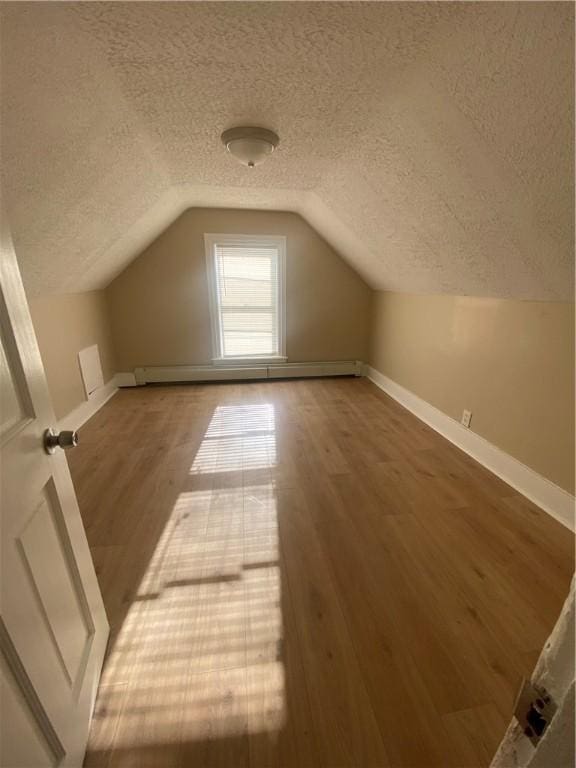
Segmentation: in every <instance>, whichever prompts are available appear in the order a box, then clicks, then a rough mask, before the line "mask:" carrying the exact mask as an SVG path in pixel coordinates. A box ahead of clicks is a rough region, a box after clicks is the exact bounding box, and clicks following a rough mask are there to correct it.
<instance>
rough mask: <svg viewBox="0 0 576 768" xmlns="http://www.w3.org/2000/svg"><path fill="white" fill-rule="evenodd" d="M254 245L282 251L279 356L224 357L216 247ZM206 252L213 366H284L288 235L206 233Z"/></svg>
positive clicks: (280, 256)
mask: <svg viewBox="0 0 576 768" xmlns="http://www.w3.org/2000/svg"><path fill="white" fill-rule="evenodd" d="M221 244H224V245H243V246H247V245H253V246H255V247H259V248H261V247H263V246H274V247H275V248H277V249H278V297H277V301H278V347H279V348H278V354H277V355H246V356H239V357H223V356H222V346H221V344H222V341H221V331H220V313H219V312H218V295H217V289H216V270H215V252H214V249H215V246H216V245H221ZM204 248H205V251H206V274H207V277H208V296H209V303H210V328H211V335H212V363H213V364H214V365H242V364H260V365H265V364H266V363H282V362H286V360H287V359H288V358H287V357H286V237H285V236H284V235H230V234H226V235H218V234H213V233H205V234H204Z"/></svg>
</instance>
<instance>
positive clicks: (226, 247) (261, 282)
mask: <svg viewBox="0 0 576 768" xmlns="http://www.w3.org/2000/svg"><path fill="white" fill-rule="evenodd" d="M280 258H281V254H280V246H279V245H275V244H274V243H270V244H268V243H262V244H258V243H257V242H255V243H248V242H246V243H237V244H236V243H232V242H215V243H214V244H213V260H214V261H213V266H214V275H213V280H214V293H215V302H214V303H215V305H216V306H215V308H214V309H215V311H216V314H217V318H215V319H216V321H217V329H216V335H217V341H218V343H219V346H220V349H219V352H218V353H219V356H220V357H222V358H239V357H247V358H250V357H274V356H278V355H280V354H281V338H280V332H281V329H280V325H281V323H280V290H281V286H280V278H281V269H280V266H281V264H280Z"/></svg>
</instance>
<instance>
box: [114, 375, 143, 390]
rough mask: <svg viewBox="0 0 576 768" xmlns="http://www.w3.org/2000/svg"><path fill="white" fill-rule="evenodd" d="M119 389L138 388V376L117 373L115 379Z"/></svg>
mask: <svg viewBox="0 0 576 768" xmlns="http://www.w3.org/2000/svg"><path fill="white" fill-rule="evenodd" d="M114 378H115V380H116V386H117V387H137V386H138V383H137V382H136V376H134V374H133V373H117V374H116V376H115V377H114Z"/></svg>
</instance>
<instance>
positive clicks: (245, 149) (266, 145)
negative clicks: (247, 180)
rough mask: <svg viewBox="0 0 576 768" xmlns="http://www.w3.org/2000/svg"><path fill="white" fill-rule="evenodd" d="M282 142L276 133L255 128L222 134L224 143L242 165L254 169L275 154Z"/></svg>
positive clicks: (236, 129) (233, 129)
mask: <svg viewBox="0 0 576 768" xmlns="http://www.w3.org/2000/svg"><path fill="white" fill-rule="evenodd" d="M279 142H280V140H279V138H278V136H277V135H276V134H275V133H274V131H270V130H268V129H267V128H257V127H253V126H239V127H238V128H230V129H229V130H227V131H224V133H223V134H222V143H223V144H224V145H225V147H226V149H227V150H228V152H230V154H231V155H232V156H233V157H235V158H236V160H238V162H239V163H242V165H247V166H248V168H254V167H255V166H257V165H260V164H261V163H263V162H264V160H266V158H267V157H268V156H269V155H271V154H272V152H274V150H275V149H276V147H277V146H278V144H279Z"/></svg>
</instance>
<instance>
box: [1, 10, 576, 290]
mask: <svg viewBox="0 0 576 768" xmlns="http://www.w3.org/2000/svg"><path fill="white" fill-rule="evenodd" d="M1 11H2V58H3V60H2V142H3V145H2V172H3V188H4V197H5V199H6V206H7V210H8V214H9V219H10V222H11V226H12V230H13V235H14V240H15V244H16V249H17V253H18V256H19V259H20V262H21V265H22V269H23V273H24V278H25V282H26V286H27V290H28V291H29V293H30V294H36V293H50V292H68V291H83V290H89V289H92V288H99V287H103V286H105V285H106V284H107V283H108V282H110V280H111V279H113V278H114V277H115V275H117V274H118V273H119V272H120V271H121V270H122V269H123V268H124V267H125V266H126V265H127V264H128V263H129V262H130V261H131V260H132V259H133V258H134V257H135V256H136V255H137V254H138V252H139V251H140V250H141V249H142V248H143V247H144V246H145V245H146V244H147V243H148V242H150V241H151V240H152V239H153V238H154V237H155V236H156V235H158V234H159V232H160V231H161V230H162V229H164V228H165V227H166V226H167V225H168V224H169V223H170V222H171V221H172V220H174V219H175V218H176V217H177V216H178V215H179V214H180V213H181V212H182V210H184V209H185V208H186V207H188V206H193V205H197V206H202V205H209V206H226V207H251V208H273V209H281V210H282V209H284V210H293V211H297V212H299V213H300V214H301V215H303V216H304V217H305V218H306V219H307V220H308V221H309V222H310V223H311V224H312V225H313V226H315V228H316V229H317V230H318V231H319V232H320V233H321V234H322V235H323V236H324V237H325V238H326V239H327V240H328V241H329V242H330V243H331V244H332V245H333V246H334V247H335V248H336V249H337V250H338V251H339V252H340V253H341V254H342V255H343V256H344V257H345V258H346V259H347V260H348V261H349V262H350V263H351V264H352V265H353V266H354V267H355V268H356V269H357V270H358V271H359V272H360V273H361V274H362V275H363V276H364V277H365V279H366V280H367V281H368V282H369V283H370V285H372V286H373V287H375V288H381V289H390V290H399V291H414V292H433V293H438V292H444V293H454V294H471V295H480V296H500V297H515V298H529V299H550V300H566V299H571V298H572V290H573V213H574V191H573V165H574V159H573V131H574V123H573V105H574V102H573V92H574V81H573V68H574V62H573V43H574V32H573V14H574V8H573V5H572V4H571V3H562V2H560V3H553V2H543V3H538V2H527V3H521V2H516V3H498V2H490V3H401V2H399V3H392V2H390V3H388V2H387V3H384V2H382V3H362V2H355V3H331V2H315V3H306V2H295V3H289V2H271V3H244V2H232V3H207V2H199V3H195V2H177V3H171V2H163V3H154V2H150V3H148V2H145V3H138V2H126V3H122V2H111V3H106V2H101V3H82V2H81V3H52V2H42V3H26V2H17V3H2V9H1ZM236 124H257V125H264V126H267V127H270V128H273V129H275V130H276V131H277V132H278V133H279V135H280V137H281V144H280V147H279V149H278V151H277V152H276V153H275V154H274V156H273V157H272V158H271V159H270V160H269V161H268V162H267V163H266V164H264V165H263V166H260V167H259V168H256V169H254V170H250V169H247V168H244V167H243V166H240V165H238V164H236V163H235V161H234V160H233V159H232V158H231V157H229V156H228V155H227V154H226V153H225V152H224V150H223V147H222V145H221V144H220V140H219V136H220V133H221V132H222V130H224V129H225V128H228V127H230V126H233V125H236Z"/></svg>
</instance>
